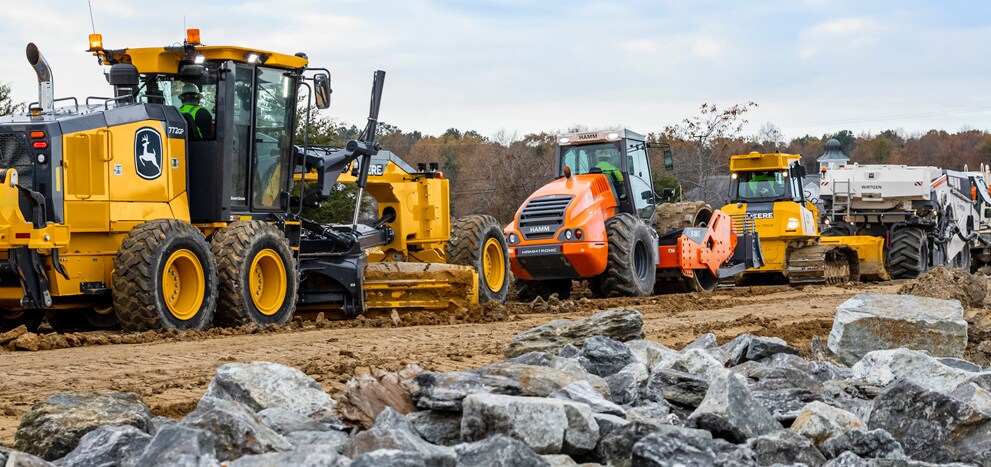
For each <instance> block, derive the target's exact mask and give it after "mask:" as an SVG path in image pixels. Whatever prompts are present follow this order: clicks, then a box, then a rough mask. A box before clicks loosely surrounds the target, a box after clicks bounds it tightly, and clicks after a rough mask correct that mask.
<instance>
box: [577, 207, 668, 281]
mask: <svg viewBox="0 0 991 467" xmlns="http://www.w3.org/2000/svg"><path fill="white" fill-rule="evenodd" d="M606 240H607V241H608V244H609V246H608V250H609V260H608V262H607V264H606V271H605V272H603V273H602V274H600V275H599V276H596V277H593V278H592V279H591V280H589V289H591V290H592V294H593V295H594V296H596V297H645V296H647V295H650V294H652V293H653V292H654V283H655V282H656V280H657V267H656V265H655V264H654V262H653V261H652V260H653V257H654V256H653V255H652V254H651V252H650V248H651V247H652V242H651V237H650V231H649V230H648V227H647V224H645V223H644V222H643V221H642V220H640V219H639V218H637V217H636V216H634V215H632V214H626V213H622V214H617V215H615V216H613V217H611V218H609V219H608V220H606Z"/></svg>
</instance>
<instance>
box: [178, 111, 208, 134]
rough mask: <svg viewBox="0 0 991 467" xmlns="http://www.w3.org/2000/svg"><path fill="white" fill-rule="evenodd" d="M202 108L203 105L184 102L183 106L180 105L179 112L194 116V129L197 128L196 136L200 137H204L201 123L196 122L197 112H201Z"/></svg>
mask: <svg viewBox="0 0 991 467" xmlns="http://www.w3.org/2000/svg"><path fill="white" fill-rule="evenodd" d="M202 108H203V106H200V105H193V104H184V105H183V106H182V107H179V113H184V114H189V116H190V117H193V129H194V130H196V136H198V137H199V138H200V139H203V132H202V131H200V127H199V125H197V124H196V112H199V111H200V110H201V109H202Z"/></svg>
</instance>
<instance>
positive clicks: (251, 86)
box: [0, 29, 509, 331]
mask: <svg viewBox="0 0 991 467" xmlns="http://www.w3.org/2000/svg"><path fill="white" fill-rule="evenodd" d="M89 42H90V47H89V52H91V53H93V55H95V56H96V58H97V59H98V60H99V62H100V63H101V64H102V65H106V66H109V72H108V74H107V79H108V81H109V84H110V85H111V86H112V87H113V90H114V96H113V97H106V98H94V97H90V98H86V99H85V101H83V102H80V101H79V100H77V99H76V98H62V99H56V98H55V97H54V92H53V80H52V71H51V68H50V67H49V66H48V63H47V62H46V61H45V59H44V58H43V57H42V55H41V53H40V52H39V51H38V48H37V47H36V46H34V44H29V45H28V48H27V56H28V61H29V62H30V64H31V65H32V66H33V67H34V69H35V71H36V72H37V75H38V79H39V100H38V102H37V103H33V104H31V105H30V106H29V108H28V112H27V113H26V114H24V115H18V116H13V117H8V118H3V119H0V260H2V262H0V329H4V328H11V327H13V326H17V325H20V324H25V325H28V326H29V327H35V326H37V325H38V324H39V323H40V322H41V321H42V319H43V317H45V316H46V315H47V317H48V320H49V322H50V323H51V324H52V325H53V326H55V327H60V326H66V325H69V324H71V323H78V322H79V321H80V320H85V321H86V322H88V324H90V325H93V326H109V325H116V324H117V323H119V324H120V326H122V327H123V329H124V330H127V331H141V330H147V329H162V328H172V329H204V328H207V327H209V326H211V325H214V324H216V325H223V326H229V325H242V324H255V325H267V324H273V323H274V324H281V323H285V322H287V321H288V320H290V319H291V318H292V316H293V314H294V312H295V311H296V310H297V308H298V309H321V310H323V309H327V310H338V311H339V312H341V313H343V314H345V315H350V316H354V315H357V314H359V313H362V312H365V311H366V310H369V309H376V308H382V309H390V308H397V307H401V308H411V307H412V308H427V309H448V308H450V307H454V306H468V305H471V304H473V303H477V301H478V299H479V296H481V297H482V298H483V299H488V300H504V299H505V296H506V290H507V288H508V287H507V284H508V274H509V271H508V261H507V254H506V246H505V240H504V239H503V237H502V234H501V229H500V228H499V226H498V224H495V223H494V221H492V220H490V219H487V218H485V217H481V216H479V217H474V218H471V219H469V220H468V221H461V222H455V223H454V225H455V227H454V228H453V229H452V226H451V221H450V219H449V217H448V216H449V207H448V203H449V199H448V191H447V184H446V180H443V179H442V178H441V177H438V176H437V174H436V173H435V172H436V171H428V170H423V171H416V170H407V171H406V173H405V174H397V175H396V176H395V177H391V178H390V177H383V176H382V175H383V174H379V173H377V172H372V173H370V171H372V170H373V169H375V167H373V165H374V164H373V160H375V158H376V156H377V155H378V154H379V149H380V148H379V145H378V143H376V142H375V140H374V137H375V130H376V126H377V120H378V113H379V106H380V102H381V93H382V86H383V82H384V77H385V73H384V72H381V71H379V72H376V73H375V79H374V84H373V89H372V101H371V112H370V115H369V119H368V125H367V127H366V128H365V130H364V132H363V134H362V136H361V137H360V138H359V139H358V140H355V141H351V142H349V143H348V144H347V147H346V148H343V149H330V148H317V147H311V146H308V145H307V144H306V143H305V141H306V140H307V139H308V138H307V136H306V135H305V134H303V135H297V134H296V130H297V128H296V127H297V121H299V120H304V119H308V118H309V114H310V112H311V109H312V108H313V107H316V108H320V109H324V108H327V107H329V105H330V96H331V87H330V72H329V71H328V70H326V69H323V68H312V67H310V65H309V61H308V59H307V57H306V55H305V54H302V53H297V54H295V55H288V54H281V53H276V52H269V51H265V50H258V49H252V48H246V47H233V46H205V45H202V44H201V41H200V38H199V31H198V30H195V29H191V30H188V31H187V38H186V40H185V41H184V42H183V44H182V45H177V46H166V47H147V48H123V49H110V48H105V47H104V46H103V41H102V37H101V36H100V35H98V34H94V35H91V36H90V41H89ZM299 101H302V102H304V103H305V106H304V107H303V108H304V109H305V112H300V111H299V110H298V109H297V102H299ZM56 104H58V105H56ZM298 114H300V115H298ZM299 139H302V140H303V141H304V144H303V145H302V146H297V145H295V144H294V141H297V140H299ZM393 165H394V166H396V167H400V168H401V166H400V165H399V164H398V163H396V164H393ZM390 167H391V166H390ZM304 173H310V174H313V175H314V177H315V178H316V179H318V180H317V181H316V183H315V184H316V187H315V190H312V191H311V192H309V193H307V192H305V191H304V192H302V193H301V192H300V188H299V187H295V186H294V184H295V183H297V182H296V180H298V179H300V178H302V175H303V174H304ZM344 173H347V174H349V175H347V177H350V178H349V180H350V182H351V183H355V184H356V185H357V186H358V187H359V190H361V191H363V190H365V189H366V187H368V190H369V193H371V194H372V195H373V197H376V198H377V199H378V201H379V208H380V215H381V217H380V218H379V219H377V220H376V221H374V222H373V223H371V224H370V225H365V224H361V223H359V222H358V217H357V213H358V212H360V211H361V209H360V208H361V198H362V196H358V198H357V200H356V206H355V212H356V215H355V218H354V220H353V222H351V223H349V224H344V225H325V224H320V223H317V222H313V221H309V220H307V219H305V218H303V217H302V216H300V214H299V213H300V212H301V211H302V206H303V205H304V204H305V203H307V202H309V203H318V202H320V201H321V200H322V199H324V198H325V197H326V196H327V195H328V194H329V193H330V191H331V187H332V186H333V185H334V184H336V183H337V179H338V178H339V176H341V174H344ZM294 175H300V177H295V176H294ZM369 179H371V181H369ZM400 181H401V183H400ZM300 183H301V182H300ZM310 185H312V184H310ZM380 196H381V198H380ZM369 262H371V263H372V264H371V265H369ZM453 262H461V263H465V264H464V265H455V264H449V263H453ZM411 263H416V264H411ZM480 289H481V293H480Z"/></svg>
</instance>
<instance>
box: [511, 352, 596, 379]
mask: <svg viewBox="0 0 991 467" xmlns="http://www.w3.org/2000/svg"><path fill="white" fill-rule="evenodd" d="M579 352H581V349H577V347H576V352H575V356H577V355H578V353H579ZM506 361H507V362H510V363H521V364H523V365H533V366H546V367H548V368H553V369H555V370H561V371H570V372H572V373H574V372H579V373H580V372H583V371H585V368H582V365H581V364H580V363H578V360H575V359H574V358H565V357H561V356H558V355H551V354H549V353H547V352H527V353H525V354H523V355H520V356H518V357H513V358H510V359H507V360H506Z"/></svg>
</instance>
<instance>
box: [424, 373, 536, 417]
mask: <svg viewBox="0 0 991 467" xmlns="http://www.w3.org/2000/svg"><path fill="white" fill-rule="evenodd" d="M413 381H414V382H415V383H416V389H415V390H414V391H413V401H415V403H416V406H417V407H419V408H421V409H433V410H450V411H460V410H461V401H463V400H464V398H465V397H467V396H468V395H470V394H507V395H518V394H520V393H521V392H523V383H521V382H518V381H516V380H514V379H512V378H508V377H505V376H500V375H490V374H479V373H474V372H467V371H456V372H451V373H434V372H432V371H425V372H423V373H420V374H418V375H416V378H414V379H413Z"/></svg>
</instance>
